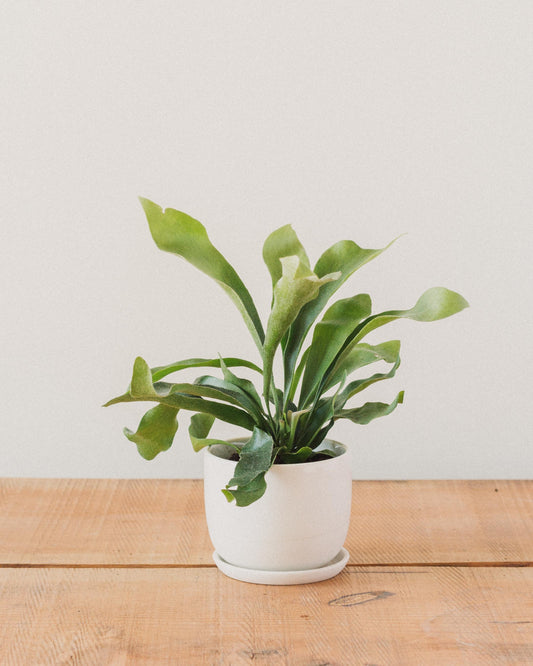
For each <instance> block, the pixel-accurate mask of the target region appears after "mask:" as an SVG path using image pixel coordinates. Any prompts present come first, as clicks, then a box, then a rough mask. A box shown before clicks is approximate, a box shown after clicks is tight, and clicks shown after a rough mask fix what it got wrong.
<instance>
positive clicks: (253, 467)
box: [227, 428, 274, 488]
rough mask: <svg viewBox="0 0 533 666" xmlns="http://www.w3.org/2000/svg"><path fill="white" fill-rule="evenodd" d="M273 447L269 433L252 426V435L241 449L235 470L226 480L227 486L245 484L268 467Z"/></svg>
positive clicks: (270, 462)
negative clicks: (227, 480) (228, 479)
mask: <svg viewBox="0 0 533 666" xmlns="http://www.w3.org/2000/svg"><path fill="white" fill-rule="evenodd" d="M273 447H274V442H273V440H272V437H271V435H269V434H268V433H266V432H264V431H263V430H260V429H259V428H254V431H253V433H252V436H251V437H250V439H249V440H248V441H247V442H246V444H245V445H244V446H243V447H242V449H241V452H240V456H239V462H238V463H237V465H236V466H235V472H234V474H233V477H232V478H231V480H230V481H229V482H228V484H227V488H231V487H232V486H239V487H240V486H246V485H248V484H249V483H250V482H251V481H253V480H254V479H255V478H256V477H257V476H259V474H261V473H264V472H266V471H267V470H268V469H270V466H271V465H272V449H273Z"/></svg>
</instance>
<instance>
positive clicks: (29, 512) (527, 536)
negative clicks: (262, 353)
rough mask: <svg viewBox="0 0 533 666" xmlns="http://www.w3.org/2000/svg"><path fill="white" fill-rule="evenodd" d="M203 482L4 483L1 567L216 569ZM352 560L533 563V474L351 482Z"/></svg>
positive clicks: (0, 483) (0, 495)
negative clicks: (522, 478) (511, 477)
mask: <svg viewBox="0 0 533 666" xmlns="http://www.w3.org/2000/svg"><path fill="white" fill-rule="evenodd" d="M203 511H204V509H203V497H202V482H201V481H199V480H168V479H167V480H152V479H145V480H126V479H119V480H117V479H106V480H102V479H3V480H0V565H2V564H3V565H6V564H10V565H17V564H24V565H42V564H46V565H65V564H71V565H85V566H91V565H126V566H127V565H143V564H145V565H161V566H165V565H166V566H190V565H207V566H211V565H212V561H211V552H212V547H211V544H210V541H209V537H208V534H207V529H206V526H205V519H204V513H203ZM346 547H347V548H348V550H349V551H350V553H351V560H350V563H351V564H360V565H372V564H417V563H421V564H431V563H434V564H435V563H443V564H445V563H447V564H454V563H455V564H468V563H498V564H513V563H525V564H533V481H354V492H353V508H352V520H351V526H350V533H349V535H348V539H347V542H346Z"/></svg>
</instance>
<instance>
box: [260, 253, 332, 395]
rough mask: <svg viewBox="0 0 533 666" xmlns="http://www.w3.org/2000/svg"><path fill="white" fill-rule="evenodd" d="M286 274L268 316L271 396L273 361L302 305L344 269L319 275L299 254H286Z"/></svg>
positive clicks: (267, 371)
mask: <svg viewBox="0 0 533 666" xmlns="http://www.w3.org/2000/svg"><path fill="white" fill-rule="evenodd" d="M280 261H281V265H282V276H281V278H280V279H279V280H278V281H277V282H276V284H275V286H274V304H273V306H272V311H271V313H270V317H269V319H268V325H267V330H266V336H265V344H264V354H263V363H264V365H263V372H264V378H263V379H264V391H263V395H264V396H265V397H266V399H268V395H269V390H270V381H271V374H272V365H273V361H274V355H275V353H276V349H277V348H278V346H279V343H280V342H281V339H282V337H283V335H284V333H285V332H286V331H287V330H288V328H289V326H290V325H291V324H292V322H293V321H294V320H295V318H296V317H297V315H298V312H299V311H300V310H301V308H302V307H303V306H304V305H305V304H306V303H308V302H309V301H311V300H313V299H314V298H316V297H317V295H318V293H319V290H320V287H322V286H323V285H325V284H327V283H328V282H331V281H332V280H336V279H338V277H339V276H340V273H329V274H327V275H324V276H322V277H318V276H317V275H315V274H314V273H313V272H312V271H311V270H310V269H309V267H308V266H306V265H305V264H304V263H302V261H301V260H300V258H299V257H298V256H296V255H295V256H290V257H282V258H281V259H280Z"/></svg>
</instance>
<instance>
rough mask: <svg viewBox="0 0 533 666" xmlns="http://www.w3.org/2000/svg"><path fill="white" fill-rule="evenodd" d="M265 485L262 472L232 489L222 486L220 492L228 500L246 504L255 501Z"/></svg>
mask: <svg viewBox="0 0 533 666" xmlns="http://www.w3.org/2000/svg"><path fill="white" fill-rule="evenodd" d="M266 487H267V485H266V481H265V473H264V472H262V473H261V474H258V475H257V476H256V477H255V479H253V480H252V481H250V483H248V484H246V485H245V486H239V487H238V488H236V489H234V490H229V489H228V488H224V489H223V490H222V492H223V493H224V495H225V496H226V499H227V500H228V502H231V501H232V500H235V502H236V504H237V506H248V505H249V504H252V503H253V502H256V501H257V500H258V499H259V498H260V497H263V495H264V494H265V490H266Z"/></svg>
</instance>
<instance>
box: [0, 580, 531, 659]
mask: <svg viewBox="0 0 533 666" xmlns="http://www.w3.org/2000/svg"><path fill="white" fill-rule="evenodd" d="M532 591H533V569H531V568H527V567H524V568H512V567H495V568H489V567H485V568H483V567H482V568H477V567H465V568H455V567H422V568H417V567H408V568H407V569H401V568H397V569H390V568H379V567H375V568H358V567H352V568H350V569H349V570H348V571H345V572H344V573H342V574H340V575H339V576H337V577H336V578H334V579H332V580H330V581H324V582H323V583H316V584H314V585H301V586H294V587H269V586H262V585H250V584H245V583H239V582H237V581H233V580H231V579H228V578H226V577H225V576H223V575H222V574H221V573H220V572H218V571H217V570H215V569H212V568H199V569H198V568H196V569H195V568H191V569H168V568H155V569H146V568H140V569H123V568H122V569H98V568H96V569H55V568H52V569H50V568H44V569H3V570H0V617H1V619H2V621H1V622H0V663H1V664H5V665H6V666H25V665H28V666H39V665H50V666H51V665H53V666H58V665H62V664H64V665H66V664H74V663H75V664H81V665H87V666H94V665H95V664H98V665H99V666H101V665H102V666H105V665H108V664H109V665H113V666H118V665H122V664H133V663H134V664H138V665H143V664H156V665H157V664H172V665H174V664H187V666H189V665H192V666H194V665H195V664H205V665H206V666H214V665H217V664H228V665H231V666H238V665H239V664H248V663H251V662H253V663H254V664H257V663H263V664H269V665H271V664H273V665H277V664H279V665H287V666H304V665H305V666H311V665H314V666H318V665H319V664H322V665H324V664H329V666H334V665H337V666H338V665H341V664H342V665H346V664H367V665H369V664H395V665H396V666H401V665H405V666H412V665H413V664H424V666H431V665H433V664H441V665H443V666H450V664H468V665H469V666H475V665H477V664H479V665H481V664H483V665H486V664H513V666H516V665H518V664H531V663H533V595H532Z"/></svg>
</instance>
